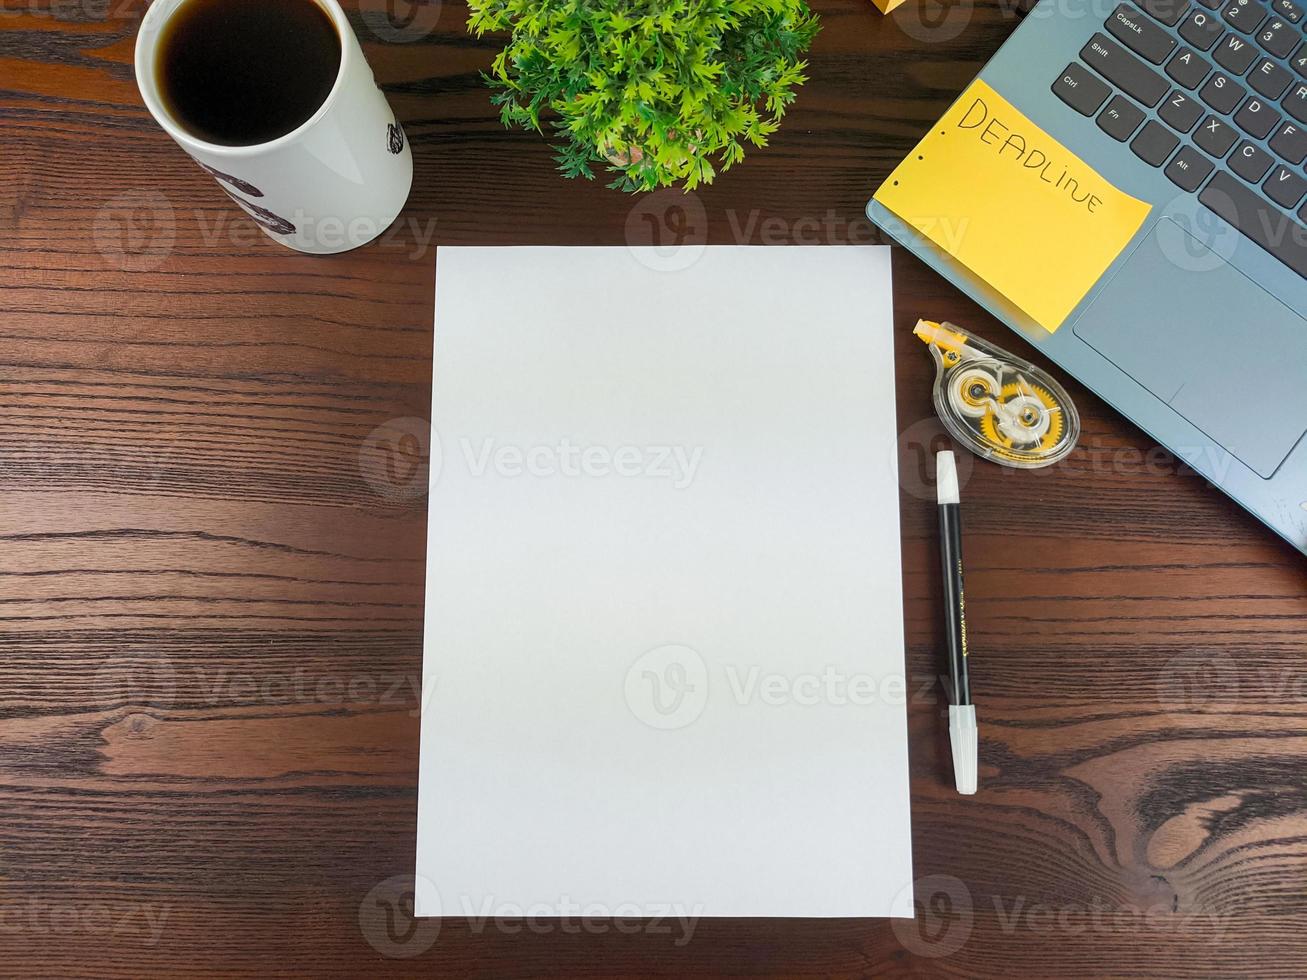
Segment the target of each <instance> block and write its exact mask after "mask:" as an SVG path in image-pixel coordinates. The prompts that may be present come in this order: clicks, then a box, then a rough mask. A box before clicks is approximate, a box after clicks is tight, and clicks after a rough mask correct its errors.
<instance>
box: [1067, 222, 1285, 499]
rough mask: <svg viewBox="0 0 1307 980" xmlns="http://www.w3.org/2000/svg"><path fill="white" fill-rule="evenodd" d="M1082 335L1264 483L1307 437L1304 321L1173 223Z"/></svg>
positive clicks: (1122, 273) (1152, 237) (1122, 274)
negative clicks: (1305, 431)
mask: <svg viewBox="0 0 1307 980" xmlns="http://www.w3.org/2000/svg"><path fill="white" fill-rule="evenodd" d="M1074 330H1075V333H1076V335H1077V336H1078V337H1080V339H1082V340H1083V341H1085V342H1086V343H1087V344H1089V346H1091V347H1093V348H1094V349H1095V350H1096V351H1098V352H1099V353H1100V354H1102V355H1103V356H1104V357H1106V358H1107V359H1108V360H1109V361H1111V362H1112V363H1113V364H1115V365H1116V366H1117V367H1119V368H1120V369H1121V370H1122V371H1124V372H1125V373H1126V374H1128V375H1130V377H1132V378H1134V380H1135V381H1137V382H1139V384H1141V385H1143V386H1144V387H1145V388H1147V389H1148V390H1149V391H1151V392H1152V393H1153V394H1154V395H1156V396H1157V397H1158V398H1160V399H1161V400H1162V401H1164V402H1166V403H1167V404H1168V405H1170V406H1171V408H1173V409H1174V410H1175V411H1176V412H1177V413H1178V414H1179V415H1181V416H1183V417H1184V418H1185V419H1187V420H1188V421H1189V423H1190V424H1191V425H1193V426H1194V427H1195V428H1198V429H1201V430H1202V431H1203V432H1204V433H1205V434H1206V435H1208V436H1209V437H1210V438H1211V439H1212V441H1213V442H1215V443H1217V444H1218V445H1220V446H1221V447H1222V448H1223V449H1225V450H1226V451H1227V452H1228V453H1230V454H1231V455H1232V456H1234V457H1235V458H1236V459H1238V460H1239V461H1240V462H1242V463H1243V464H1244V465H1245V466H1247V467H1248V468H1249V469H1251V470H1252V471H1253V472H1255V473H1257V474H1258V475H1259V476H1261V477H1263V478H1266V479H1269V478H1270V477H1271V476H1272V475H1273V474H1274V473H1275V471H1276V469H1277V468H1278V467H1279V465H1280V464H1281V463H1282V462H1284V459H1285V457H1286V456H1288V455H1289V453H1290V452H1291V451H1292V450H1293V447H1294V446H1295V445H1296V444H1297V442H1298V440H1299V439H1300V438H1302V434H1303V431H1304V430H1307V320H1304V319H1303V318H1302V317H1301V316H1299V315H1298V314H1297V313H1295V312H1294V311H1293V310H1291V309H1290V308H1289V307H1287V306H1285V305H1284V304H1283V303H1281V302H1280V301H1279V300H1277V299H1276V298H1275V297H1274V296H1272V295H1271V294H1270V293H1268V292H1266V290H1264V289H1262V287H1261V286H1259V285H1257V283H1255V282H1254V281H1253V280H1251V279H1249V278H1248V277H1247V276H1245V275H1244V274H1243V273H1242V272H1240V271H1239V270H1238V269H1236V268H1234V266H1232V265H1229V264H1227V263H1226V262H1225V261H1224V260H1223V259H1221V258H1220V257H1219V256H1218V255H1216V253H1214V252H1211V251H1208V250H1207V249H1206V248H1205V247H1204V246H1203V245H1202V244H1201V243H1200V242H1199V241H1198V240H1197V239H1196V238H1193V237H1192V236H1190V235H1189V234H1188V233H1187V232H1185V231H1184V230H1183V229H1182V228H1181V227H1180V226H1179V225H1178V224H1176V223H1175V222H1173V221H1171V220H1170V219H1169V218H1163V219H1162V220H1161V221H1159V222H1157V224H1155V225H1154V226H1153V228H1152V230H1151V231H1150V232H1149V233H1148V236H1147V237H1146V238H1145V239H1144V240H1143V241H1142V242H1140V244H1139V247H1138V248H1136V249H1135V251H1134V253H1133V254H1132V255H1130V256H1129V257H1128V258H1127V259H1126V260H1125V262H1124V263H1123V264H1122V266H1121V268H1120V270H1118V272H1117V273H1116V275H1115V276H1114V277H1113V278H1112V279H1111V281H1110V282H1108V283H1107V285H1106V286H1104V287H1103V290H1102V292H1100V293H1099V294H1098V296H1097V297H1096V298H1095V299H1094V302H1093V303H1092V304H1091V305H1090V307H1089V309H1088V310H1086V311H1085V312H1084V314H1083V315H1082V316H1081V317H1080V319H1079V320H1077V321H1076V324H1075V327H1074ZM1173 448H1175V447H1173ZM1195 448H1197V447H1195Z"/></svg>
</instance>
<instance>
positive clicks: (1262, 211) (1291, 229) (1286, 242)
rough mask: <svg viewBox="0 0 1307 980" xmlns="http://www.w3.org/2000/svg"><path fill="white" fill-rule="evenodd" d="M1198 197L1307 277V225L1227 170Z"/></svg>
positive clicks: (1213, 177) (1214, 178)
mask: <svg viewBox="0 0 1307 980" xmlns="http://www.w3.org/2000/svg"><path fill="white" fill-rule="evenodd" d="M1198 200H1199V201H1201V202H1202V203H1203V204H1204V205H1206V206H1207V207H1208V208H1210V209H1211V210H1212V211H1214V212H1215V213H1216V214H1218V215H1220V216H1221V217H1222V218H1224V219H1225V220H1226V221H1228V222H1229V223H1230V224H1232V225H1233V226H1234V227H1235V228H1237V229H1238V230H1239V231H1240V232H1241V233H1242V234H1243V235H1245V236H1246V237H1248V238H1251V239H1252V240H1253V241H1254V242H1256V243H1257V244H1258V245H1260V246H1261V247H1262V248H1264V249H1266V251H1268V252H1270V253H1271V254H1272V255H1274V256H1275V257H1276V258H1277V259H1279V260H1280V261H1281V262H1283V263H1284V264H1285V265H1287V266H1288V267H1289V268H1290V269H1292V270H1293V271H1294V272H1296V273H1298V275H1300V276H1303V277H1304V278H1307V228H1304V227H1303V226H1302V225H1300V224H1298V222H1296V221H1294V220H1293V219H1292V218H1289V217H1286V216H1285V215H1284V214H1283V213H1281V212H1279V211H1277V210H1275V209H1274V208H1272V207H1271V206H1270V205H1269V204H1268V203H1266V201H1265V200H1264V199H1263V198H1262V197H1260V196H1259V195H1258V194H1257V193H1256V192H1255V191H1253V190H1251V189H1249V188H1248V187H1247V186H1246V185H1244V184H1241V183H1239V181H1237V180H1235V179H1234V178H1233V177H1231V176H1230V175H1229V174H1227V173H1226V172H1225V171H1223V170H1218V171H1217V172H1216V173H1214V174H1212V179H1211V180H1210V181H1208V182H1207V186H1206V187H1204V188H1203V191H1202V193H1201V194H1199V195H1198Z"/></svg>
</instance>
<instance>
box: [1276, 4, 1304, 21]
mask: <svg viewBox="0 0 1307 980" xmlns="http://www.w3.org/2000/svg"><path fill="white" fill-rule="evenodd" d="M1271 10H1272V11H1274V12H1275V13H1277V14H1279V15H1280V16H1281V17H1283V18H1284V19H1285V20H1287V21H1288V22H1289V23H1290V24H1296V23H1298V22H1299V21H1300V20H1302V7H1300V6H1298V5H1297V4H1296V3H1294V2H1293V0H1274V2H1273V3H1272V4H1271Z"/></svg>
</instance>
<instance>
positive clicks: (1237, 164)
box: [1230, 140, 1272, 184]
mask: <svg viewBox="0 0 1307 980" xmlns="http://www.w3.org/2000/svg"><path fill="white" fill-rule="evenodd" d="M1271 163H1272V160H1271V155H1270V154H1269V153H1267V152H1266V151H1265V150H1263V149H1262V148H1261V147H1260V146H1258V145H1257V144H1256V143H1249V142H1248V141H1247V140H1244V141H1243V142H1242V143H1240V144H1239V148H1238V149H1237V150H1235V151H1234V152H1233V153H1231V154H1230V169H1231V170H1233V171H1234V172H1235V173H1236V174H1238V175H1239V176H1240V177H1242V178H1243V179H1244V180H1246V181H1248V183H1250V184H1256V183H1258V182H1259V181H1260V180H1261V179H1262V178H1263V177H1265V176H1266V171H1268V170H1270V169H1271Z"/></svg>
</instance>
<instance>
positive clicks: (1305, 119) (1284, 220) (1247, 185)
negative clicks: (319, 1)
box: [1053, 0, 1307, 278]
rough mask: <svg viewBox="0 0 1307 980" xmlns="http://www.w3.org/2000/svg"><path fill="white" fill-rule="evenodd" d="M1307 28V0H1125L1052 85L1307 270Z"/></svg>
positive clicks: (1246, 231)
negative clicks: (1306, 163) (1131, 0)
mask: <svg viewBox="0 0 1307 980" xmlns="http://www.w3.org/2000/svg"><path fill="white" fill-rule="evenodd" d="M1304 28H1307V0H1138V6H1136V5H1135V4H1134V3H1122V4H1120V5H1119V6H1118V7H1117V8H1116V9H1115V10H1114V11H1113V12H1112V14H1111V16H1110V17H1108V18H1107V20H1106V21H1105V22H1104V23H1103V30H1102V31H1099V32H1097V33H1095V34H1094V36H1093V37H1092V38H1090V39H1089V42H1088V43H1087V44H1086V45H1085V46H1084V48H1082V49H1081V51H1080V60H1079V61H1077V62H1073V63H1071V64H1070V65H1067V67H1066V70H1065V71H1063V72H1062V75H1061V77H1059V78H1058V79H1057V81H1055V82H1054V83H1053V92H1054V93H1055V94H1056V95H1057V96H1058V97H1059V98H1060V99H1061V100H1062V101H1063V102H1065V103H1066V104H1067V105H1069V106H1070V107H1071V108H1072V109H1075V110H1076V111H1077V112H1079V113H1081V114H1082V115H1084V116H1088V117H1092V118H1094V119H1095V120H1096V121H1097V123H1098V127H1099V129H1101V130H1102V131H1103V132H1104V133H1106V134H1107V135H1108V136H1110V137H1111V138H1112V139H1115V140H1117V141H1118V142H1121V143H1126V142H1128V143H1129V145H1130V149H1131V150H1133V151H1134V154H1135V156H1137V157H1139V159H1140V160H1142V161H1143V162H1144V163H1146V164H1148V165H1149V166H1151V167H1157V168H1160V169H1162V171H1163V173H1165V174H1166V176H1167V177H1168V178H1170V180H1171V182H1172V183H1173V184H1175V185H1176V187H1178V188H1180V190H1182V191H1188V192H1190V193H1193V194H1197V195H1198V200H1199V201H1200V202H1201V203H1202V204H1203V205H1204V206H1206V207H1207V208H1208V209H1209V210H1211V211H1213V212H1214V213H1216V214H1218V215H1220V216H1221V217H1222V218H1224V219H1225V220H1226V221H1227V222H1229V223H1230V224H1231V225H1233V226H1234V227H1235V228H1236V229H1238V230H1239V232H1240V233H1241V234H1243V235H1244V236H1246V237H1247V238H1249V239H1251V240H1252V241H1254V242H1256V243H1257V244H1258V245H1259V246H1261V247H1262V248H1263V249H1265V250H1266V251H1267V252H1269V253H1270V254H1271V255H1273V256H1275V258H1277V259H1279V260H1280V261H1281V262H1283V263H1284V264H1285V265H1287V266H1288V267H1289V268H1291V269H1293V270H1294V271H1295V272H1296V273H1298V275H1300V276H1303V277H1304V278H1307V227H1304V225H1303V222H1307V201H1304V198H1307V171H1305V170H1304V169H1303V161H1304V159H1307V35H1305V34H1304ZM1154 115H1155V118H1154Z"/></svg>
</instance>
